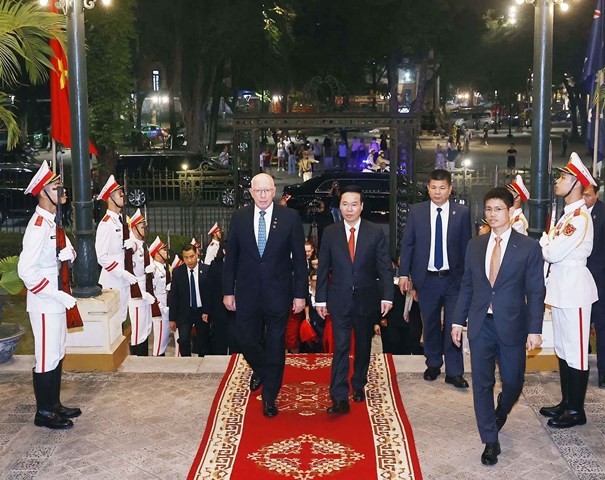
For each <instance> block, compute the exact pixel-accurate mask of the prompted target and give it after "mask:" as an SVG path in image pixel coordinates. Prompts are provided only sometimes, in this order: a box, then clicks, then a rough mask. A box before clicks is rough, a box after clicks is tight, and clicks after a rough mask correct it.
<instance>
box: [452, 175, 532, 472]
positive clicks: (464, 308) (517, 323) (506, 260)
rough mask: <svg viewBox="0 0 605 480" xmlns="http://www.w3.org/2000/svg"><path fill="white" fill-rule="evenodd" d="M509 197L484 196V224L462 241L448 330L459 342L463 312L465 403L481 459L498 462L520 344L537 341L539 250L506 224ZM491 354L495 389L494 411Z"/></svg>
mask: <svg viewBox="0 0 605 480" xmlns="http://www.w3.org/2000/svg"><path fill="white" fill-rule="evenodd" d="M513 203H514V199H513V195H512V193H511V192H510V191H508V190H507V189H506V188H503V187H498V188H494V189H492V190H490V191H489V192H487V194H486V195H485V198H484V202H483V204H484V209H485V218H486V220H487V221H488V223H489V226H490V227H491V229H492V230H491V233H490V234H489V235H481V236H479V237H475V238H474V239H472V240H471V241H470V242H469V244H468V248H467V251H466V261H465V267H464V277H463V278H462V285H461V288H460V294H459V296H458V303H457V304H456V310H455V313H454V318H453V325H452V331H451V336H452V341H453V342H454V344H455V345H457V346H460V345H461V342H462V326H463V325H465V324H466V323H467V318H468V339H469V344H470V347H471V367H472V378H473V401H474V406H475V416H476V418H477V426H478V428H479V435H480V436H481V441H482V442H483V443H484V444H485V450H484V452H483V454H482V455H481V463H483V464H484V465H495V464H496V463H497V462H498V455H499V454H500V443H499V442H498V432H499V431H500V429H501V428H502V427H503V426H504V423H505V422H506V418H507V415H508V414H509V413H510V411H511V409H512V408H513V405H514V404H515V402H516V401H517V400H518V398H519V395H520V394H521V390H522V388H523V381H524V378H525V358H526V356H525V350H526V348H527V350H532V349H534V348H537V347H539V346H540V345H541V344H542V338H541V333H542V318H543V316H544V274H543V268H542V265H543V263H542V251H541V248H540V245H539V244H538V242H537V241H535V240H534V239H532V238H529V237H526V236H525V235H521V234H520V233H518V232H516V231H515V230H513V229H512V228H511V226H510V215H511V214H512V212H513V211H514V206H513ZM496 360H498V366H499V370H500V377H501V378H502V393H500V394H499V395H498V406H497V408H496V409H495V410H494V384H495V382H496V379H495V370H496Z"/></svg>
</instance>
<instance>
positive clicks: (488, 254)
mask: <svg viewBox="0 0 605 480" xmlns="http://www.w3.org/2000/svg"><path fill="white" fill-rule="evenodd" d="M511 232H512V228H510V227H509V228H508V229H507V230H506V232H504V233H502V234H501V235H496V234H495V233H494V232H493V231H492V232H491V233H490V234H489V241H488V242H487V250H486V251H485V276H486V277H487V279H488V280H489V267H490V264H491V262H492V252H493V251H494V248H495V247H496V237H498V236H499V237H500V238H501V239H502V240H501V241H500V268H502V259H503V258H504V253H505V252H506V246H507V245H508V241H509V240H510V233H511ZM487 313H494V312H493V311H492V309H491V307H490V308H488V309H487Z"/></svg>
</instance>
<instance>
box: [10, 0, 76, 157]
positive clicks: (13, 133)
mask: <svg viewBox="0 0 605 480" xmlns="http://www.w3.org/2000/svg"><path fill="white" fill-rule="evenodd" d="M53 38H54V39H57V40H58V41H59V42H60V43H61V44H62V45H63V46H64V45H65V17H64V16H63V15H59V14H56V13H50V12H45V11H42V10H40V6H39V5H38V4H37V2H31V3H21V2H20V1H17V0H0V122H1V123H2V124H4V127H5V128H6V130H7V132H8V148H9V149H10V148H13V147H14V146H15V145H16V144H17V139H18V138H19V126H18V124H17V120H16V117H15V113H14V111H13V106H12V102H11V97H10V96H9V95H8V94H7V93H6V91H10V90H11V89H13V88H15V87H16V86H18V85H20V84H22V83H23V82H24V81H29V82H30V83H32V84H39V83H42V82H44V81H46V80H47V78H48V74H49V71H50V69H51V68H52V65H51V57H52V55H53V52H52V49H51V48H50V44H49V42H50V40H51V39H53Z"/></svg>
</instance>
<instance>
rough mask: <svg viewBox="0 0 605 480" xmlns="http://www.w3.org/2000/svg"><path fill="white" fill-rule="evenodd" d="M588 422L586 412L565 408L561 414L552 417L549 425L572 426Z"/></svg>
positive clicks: (558, 426)
mask: <svg viewBox="0 0 605 480" xmlns="http://www.w3.org/2000/svg"><path fill="white" fill-rule="evenodd" d="M584 424H586V414H585V413H584V412H576V411H575V410H565V411H564V412H563V413H562V414H561V415H559V416H558V417H555V418H551V419H550V420H549V421H548V426H549V427H553V428H571V427H575V426H576V425H584Z"/></svg>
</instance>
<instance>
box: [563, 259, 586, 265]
mask: <svg viewBox="0 0 605 480" xmlns="http://www.w3.org/2000/svg"><path fill="white" fill-rule="evenodd" d="M555 265H557V266H562V267H585V266H586V259H584V260H567V259H566V260H563V261H561V262H557V263H556V264H555Z"/></svg>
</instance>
